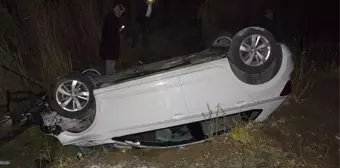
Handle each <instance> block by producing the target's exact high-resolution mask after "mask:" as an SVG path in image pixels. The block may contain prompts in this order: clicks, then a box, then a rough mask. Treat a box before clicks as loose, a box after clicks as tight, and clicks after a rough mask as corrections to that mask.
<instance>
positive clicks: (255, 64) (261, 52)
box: [228, 27, 282, 74]
mask: <svg viewBox="0 0 340 168" xmlns="http://www.w3.org/2000/svg"><path fill="white" fill-rule="evenodd" d="M280 52H281V49H280V46H279V45H277V43H276V40H275V38H274V37H273V35H272V34H271V33H270V32H269V31H267V30H266V29H264V28H261V27H248V28H245V29H242V30H241V31H239V32H238V33H237V34H236V35H235V36H234V37H233V38H232V43H231V45H230V48H229V53H228V57H229V58H230V61H231V63H232V64H234V65H235V66H236V67H237V68H238V69H240V70H241V71H243V72H245V73H248V74H256V73H261V72H263V71H265V70H266V69H267V68H268V67H269V66H270V65H272V64H273V63H274V62H275V60H276V59H281V58H280V57H282V54H280Z"/></svg>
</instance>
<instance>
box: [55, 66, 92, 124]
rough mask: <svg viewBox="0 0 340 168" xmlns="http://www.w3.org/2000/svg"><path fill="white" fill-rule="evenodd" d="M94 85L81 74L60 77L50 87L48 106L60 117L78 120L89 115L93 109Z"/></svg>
mask: <svg viewBox="0 0 340 168" xmlns="http://www.w3.org/2000/svg"><path fill="white" fill-rule="evenodd" d="M94 86H95V85H94V83H93V82H92V80H91V79H90V78H89V77H87V76H86V75H83V74H81V73H71V74H68V75H65V76H61V77H60V78H59V79H58V80H57V83H56V84H55V85H54V86H52V90H51V93H50V94H51V96H50V104H51V107H52V108H53V109H54V110H55V111H56V112H57V113H58V114H59V115H61V116H63V117H66V118H71V119H79V118H82V117H85V116H87V115H89V114H90V113H91V112H92V108H94V105H95V101H94V95H93V89H94Z"/></svg>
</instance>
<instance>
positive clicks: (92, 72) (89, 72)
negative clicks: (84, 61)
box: [81, 68, 101, 79]
mask: <svg viewBox="0 0 340 168" xmlns="http://www.w3.org/2000/svg"><path fill="white" fill-rule="evenodd" d="M81 73H82V74H84V75H86V76H88V77H89V78H91V79H94V78H96V77H99V76H101V73H100V72H99V71H98V70H96V69H94V68H88V69H84V70H82V71H81Z"/></svg>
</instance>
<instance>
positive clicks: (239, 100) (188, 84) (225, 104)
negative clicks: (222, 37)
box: [180, 66, 251, 116]
mask: <svg viewBox="0 0 340 168" xmlns="http://www.w3.org/2000/svg"><path fill="white" fill-rule="evenodd" d="M231 73H232V72H231ZM230 75H232V74H230V72H229V71H227V70H226V69H225V68H224V67H223V66H215V67H206V68H201V69H196V70H195V71H192V72H190V73H186V74H183V75H181V76H180V81H181V83H182V88H183V95H184V99H185V102H186V106H187V109H188V114H189V115H191V116H198V115H200V116H202V114H204V113H208V112H209V109H211V110H212V111H216V110H217V108H218V106H219V107H220V108H222V109H224V110H225V111H224V112H226V113H235V112H240V109H241V107H242V106H243V105H246V104H247V103H249V102H251V98H250V96H249V95H248V94H247V93H245V92H244V91H243V90H242V89H241V88H240V87H238V85H237V84H236V82H235V81H233V79H232V78H231V76H230ZM208 107H209V108H208ZM235 110H236V111H235Z"/></svg>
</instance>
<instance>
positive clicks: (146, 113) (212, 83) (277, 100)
mask: <svg viewBox="0 0 340 168" xmlns="http://www.w3.org/2000/svg"><path fill="white" fill-rule="evenodd" d="M226 39H228V38H226ZM292 70H293V62H292V55H291V52H290V51H289V49H288V48H287V47H286V46H285V45H284V44H279V43H277V42H276V41H275V39H274V37H273V36H272V34H271V33H269V32H268V31H266V30H264V29H262V28H259V27H249V28H246V29H243V30H241V31H240V32H238V33H237V34H236V35H235V36H234V37H233V38H232V39H231V43H230V45H229V43H228V44H227V45H224V46H220V47H212V48H209V49H207V50H204V51H202V52H199V53H194V54H192V55H188V56H181V57H176V58H172V59H169V60H164V61H161V62H156V63H152V64H148V65H141V66H139V67H135V68H131V69H127V70H124V71H121V72H117V73H116V74H114V75H110V76H99V75H98V76H97V77H89V76H87V75H85V74H81V73H71V74H67V75H65V76H61V77H60V78H59V79H58V83H56V85H55V86H54V87H53V90H52V91H51V92H50V99H51V100H50V102H49V105H50V107H49V110H45V111H43V112H42V113H41V116H42V120H43V127H44V130H45V131H46V133H48V134H50V135H53V136H55V137H57V138H58V139H59V141H60V142H61V143H62V144H63V145H76V146H94V145H101V144H117V145H126V146H133V147H169V146H170V147H171V146H177V145H182V144H188V143H193V142H197V141H203V140H205V139H206V138H207V136H208V135H209V134H217V133H218V132H221V131H225V130H226V129H227V128H228V127H227V125H228V122H230V121H231V120H225V118H226V117H229V116H233V118H239V119H242V120H244V119H246V120H256V121H263V120H265V119H267V117H268V116H269V115H270V114H271V113H272V112H273V111H274V110H275V109H276V108H277V107H278V106H279V105H280V104H281V103H282V102H283V101H284V100H285V98H286V96H287V95H288V94H289V93H290V74H291V72H292ZM217 107H218V108H217ZM211 119H220V120H221V122H219V124H218V126H217V127H218V128H217V127H216V128H215V129H213V130H214V132H213V133H211V132H209V131H211V129H209V128H208V127H209V126H208V124H209V123H208V121H209V120H211ZM215 121H218V120H215ZM222 121H223V122H222ZM225 122H227V123H225Z"/></svg>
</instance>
